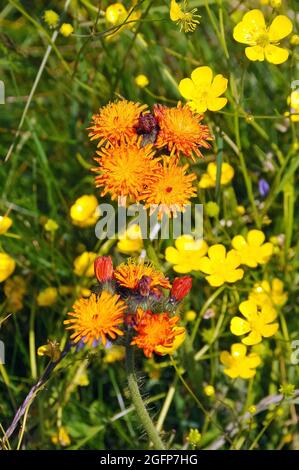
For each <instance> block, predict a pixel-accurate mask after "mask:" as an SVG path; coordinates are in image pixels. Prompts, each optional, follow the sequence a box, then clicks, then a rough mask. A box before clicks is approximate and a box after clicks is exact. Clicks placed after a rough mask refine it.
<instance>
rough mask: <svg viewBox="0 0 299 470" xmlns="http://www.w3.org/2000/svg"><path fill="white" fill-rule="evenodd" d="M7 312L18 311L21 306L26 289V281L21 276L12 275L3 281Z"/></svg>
mask: <svg viewBox="0 0 299 470" xmlns="http://www.w3.org/2000/svg"><path fill="white" fill-rule="evenodd" d="M3 291H4V294H5V297H6V309H7V311H8V312H13V313H15V312H18V311H19V310H22V308H23V298H24V295H25V294H26V291H27V286H26V282H25V280H24V277H22V276H17V275H16V276H13V277H10V278H9V279H7V280H6V281H5V284H4V288H3Z"/></svg>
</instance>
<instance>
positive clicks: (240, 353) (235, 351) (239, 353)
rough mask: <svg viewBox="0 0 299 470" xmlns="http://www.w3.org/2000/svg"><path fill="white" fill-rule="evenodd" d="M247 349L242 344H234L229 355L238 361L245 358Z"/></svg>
mask: <svg viewBox="0 0 299 470" xmlns="http://www.w3.org/2000/svg"><path fill="white" fill-rule="evenodd" d="M246 351H247V348H246V346H244V344H242V343H234V344H233V345H232V347H231V353H232V356H233V358H235V359H239V358H243V357H245V356H246Z"/></svg>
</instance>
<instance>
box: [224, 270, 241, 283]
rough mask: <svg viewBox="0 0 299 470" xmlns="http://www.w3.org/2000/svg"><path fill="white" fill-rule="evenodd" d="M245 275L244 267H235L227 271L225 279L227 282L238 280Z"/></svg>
mask: <svg viewBox="0 0 299 470" xmlns="http://www.w3.org/2000/svg"><path fill="white" fill-rule="evenodd" d="M243 276H244V271H243V269H234V270H232V271H227V273H226V274H225V280H226V282H236V281H239V280H240V279H242V277H243Z"/></svg>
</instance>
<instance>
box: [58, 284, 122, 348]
mask: <svg viewBox="0 0 299 470" xmlns="http://www.w3.org/2000/svg"><path fill="white" fill-rule="evenodd" d="M73 309H74V311H73V312H69V314H68V315H70V316H71V317H72V318H71V319H69V320H65V321H64V324H66V325H70V326H68V327H67V330H74V332H73V334H72V335H71V339H72V340H73V341H74V342H75V343H78V342H79V341H80V340H82V341H83V342H84V343H85V344H88V346H92V345H93V344H94V342H96V341H98V340H102V343H103V344H104V346H105V344H106V342H107V336H110V338H111V339H116V338H117V336H122V335H123V334H124V333H123V332H122V331H121V330H120V329H119V325H121V324H122V323H123V322H124V312H125V310H126V304H125V303H124V302H123V301H122V300H120V298H119V295H117V294H110V293H109V292H107V291H103V292H102V293H101V294H100V295H99V296H97V295H95V294H91V296H90V297H89V298H88V299H85V298H81V299H79V300H77V301H76V302H75V304H74V305H73Z"/></svg>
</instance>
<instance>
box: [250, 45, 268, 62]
mask: <svg viewBox="0 0 299 470" xmlns="http://www.w3.org/2000/svg"><path fill="white" fill-rule="evenodd" d="M245 54H246V57H247V59H249V60H252V61H256V60H259V61H260V62H262V61H263V60H265V53H264V48H263V47H261V46H251V47H246V48H245Z"/></svg>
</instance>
